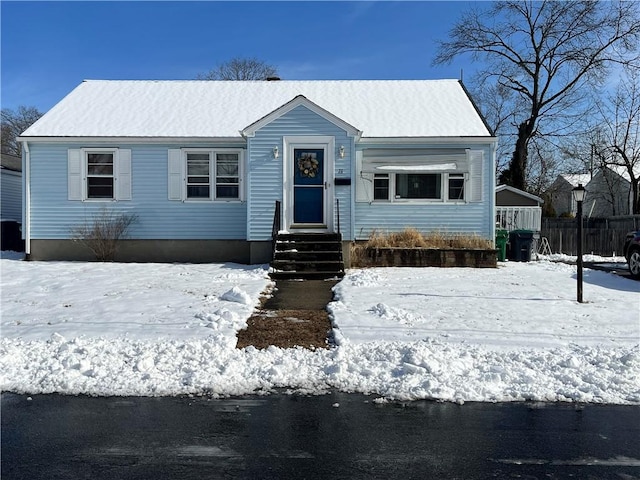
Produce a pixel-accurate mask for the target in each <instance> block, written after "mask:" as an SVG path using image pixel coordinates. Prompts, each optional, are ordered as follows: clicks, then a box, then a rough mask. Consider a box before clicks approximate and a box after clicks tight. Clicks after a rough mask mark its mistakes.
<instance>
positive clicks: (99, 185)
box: [86, 151, 114, 199]
mask: <svg viewBox="0 0 640 480" xmlns="http://www.w3.org/2000/svg"><path fill="white" fill-rule="evenodd" d="M86 162H87V198H88V199H94V198H95V199H108V198H114V154H113V152H91V151H88V152H86Z"/></svg>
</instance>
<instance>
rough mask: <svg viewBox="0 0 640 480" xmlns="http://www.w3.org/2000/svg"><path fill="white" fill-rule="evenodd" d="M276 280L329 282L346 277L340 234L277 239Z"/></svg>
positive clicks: (306, 234) (273, 276)
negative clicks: (319, 280) (320, 280)
mask: <svg viewBox="0 0 640 480" xmlns="http://www.w3.org/2000/svg"><path fill="white" fill-rule="evenodd" d="M271 267H272V268H273V269H274V271H273V272H271V273H270V276H271V278H273V279H328V278H336V277H337V278H342V277H343V276H344V263H343V261H342V237H341V235H340V234H321V233H300V234H280V235H278V236H277V237H276V244H275V252H274V258H273V261H272V262H271Z"/></svg>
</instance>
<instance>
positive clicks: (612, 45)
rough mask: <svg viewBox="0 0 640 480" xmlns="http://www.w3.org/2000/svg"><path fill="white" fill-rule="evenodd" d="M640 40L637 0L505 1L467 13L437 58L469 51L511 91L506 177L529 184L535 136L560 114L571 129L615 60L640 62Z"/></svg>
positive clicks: (437, 61) (485, 72)
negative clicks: (512, 139) (511, 121)
mask: <svg viewBox="0 0 640 480" xmlns="http://www.w3.org/2000/svg"><path fill="white" fill-rule="evenodd" d="M639 43H640V14H639V8H638V5H637V4H636V3H635V2H627V1H623V0H619V1H618V2H606V3H604V2H603V3H601V2H596V1H589V0H569V1H562V2H559V1H553V0H545V1H542V2H536V1H531V0H526V1H519V0H507V1H500V2H496V3H495V4H494V5H493V6H492V7H491V8H490V9H488V10H478V9H473V10H470V11H468V12H467V13H465V14H464V15H463V16H462V18H461V19H460V20H459V21H458V22H457V23H456V24H455V25H454V27H453V28H452V30H451V31H450V40H447V41H442V42H440V44H439V49H438V54H437V56H436V58H435V60H434V63H435V64H444V63H450V62H451V61H452V60H453V59H454V58H455V57H457V56H459V55H462V54H470V55H471V57H472V58H473V59H474V60H483V61H484V62H486V63H485V67H484V68H483V71H482V72H481V77H483V78H485V79H487V80H491V81H493V82H495V83H496V84H497V85H500V86H502V87H503V88H506V89H509V90H511V91H512V92H513V94H514V95H513V97H514V103H513V105H512V108H511V111H512V112H513V119H514V125H513V126H514V127H515V145H514V149H513V154H512V156H511V160H510V162H509V167H508V168H507V169H506V170H504V171H503V172H502V174H501V181H502V183H507V184H509V185H512V186H514V187H516V188H520V189H523V190H524V189H526V186H527V185H526V171H527V166H528V153H529V146H530V142H531V140H532V139H533V138H534V137H536V136H540V135H542V133H543V131H542V129H541V127H542V128H544V125H545V124H546V125H549V124H550V123H551V122H553V120H556V124H555V126H554V127H553V128H560V129H562V130H564V133H566V129H567V125H568V124H571V122H572V121H573V119H572V118H571V117H568V116H567V115H569V114H571V113H575V112H576V111H577V110H578V109H579V107H580V106H581V101H582V99H583V95H581V93H582V94H583V93H584V92H585V91H586V90H585V89H587V88H589V87H590V86H591V85H597V84H598V83H599V82H602V81H603V79H604V78H606V75H607V73H608V68H609V67H610V66H611V65H612V64H614V63H616V62H619V63H624V62H633V61H637V56H635V55H636V54H637V50H638V44H639ZM517 105H520V106H522V105H524V106H525V108H520V107H518V106H517ZM563 115H564V116H565V118H563V119H562V123H563V124H561V122H560V121H559V117H560V116H563ZM559 125H560V127H558V126H559Z"/></svg>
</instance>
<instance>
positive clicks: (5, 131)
mask: <svg viewBox="0 0 640 480" xmlns="http://www.w3.org/2000/svg"><path fill="white" fill-rule="evenodd" d="M41 116H42V113H40V112H39V111H38V109H37V108H35V107H24V106H19V107H18V109H17V110H15V111H14V110H11V109H9V108H3V109H2V120H1V123H0V128H1V135H2V153H8V154H9V155H15V156H16V157H20V156H22V144H21V143H20V142H17V141H16V138H17V137H18V136H20V134H21V133H22V132H24V131H25V130H26V129H27V128H29V127H30V126H31V125H32V124H33V123H34V122H35V121H36V120H38V119H39V118H40V117H41Z"/></svg>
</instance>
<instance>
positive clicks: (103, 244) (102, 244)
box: [71, 208, 137, 262]
mask: <svg viewBox="0 0 640 480" xmlns="http://www.w3.org/2000/svg"><path fill="white" fill-rule="evenodd" d="M136 220H137V216H136V215H130V214H126V213H115V212H113V211H112V210H109V209H108V208H102V209H101V210H100V212H99V213H97V214H96V215H95V216H94V217H93V219H92V220H90V221H88V222H85V223H84V224H83V225H80V226H77V227H73V228H72V229H71V239H72V240H73V241H74V242H79V243H81V244H83V245H84V246H86V247H87V248H89V249H90V250H91V251H92V252H93V254H94V255H95V256H96V259H97V260H98V261H101V262H107V261H113V260H114V258H115V254H116V248H117V247H118V242H119V241H120V240H121V239H123V238H126V235H127V232H128V230H129V227H130V226H131V224H132V223H134V222H135V221H136Z"/></svg>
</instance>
